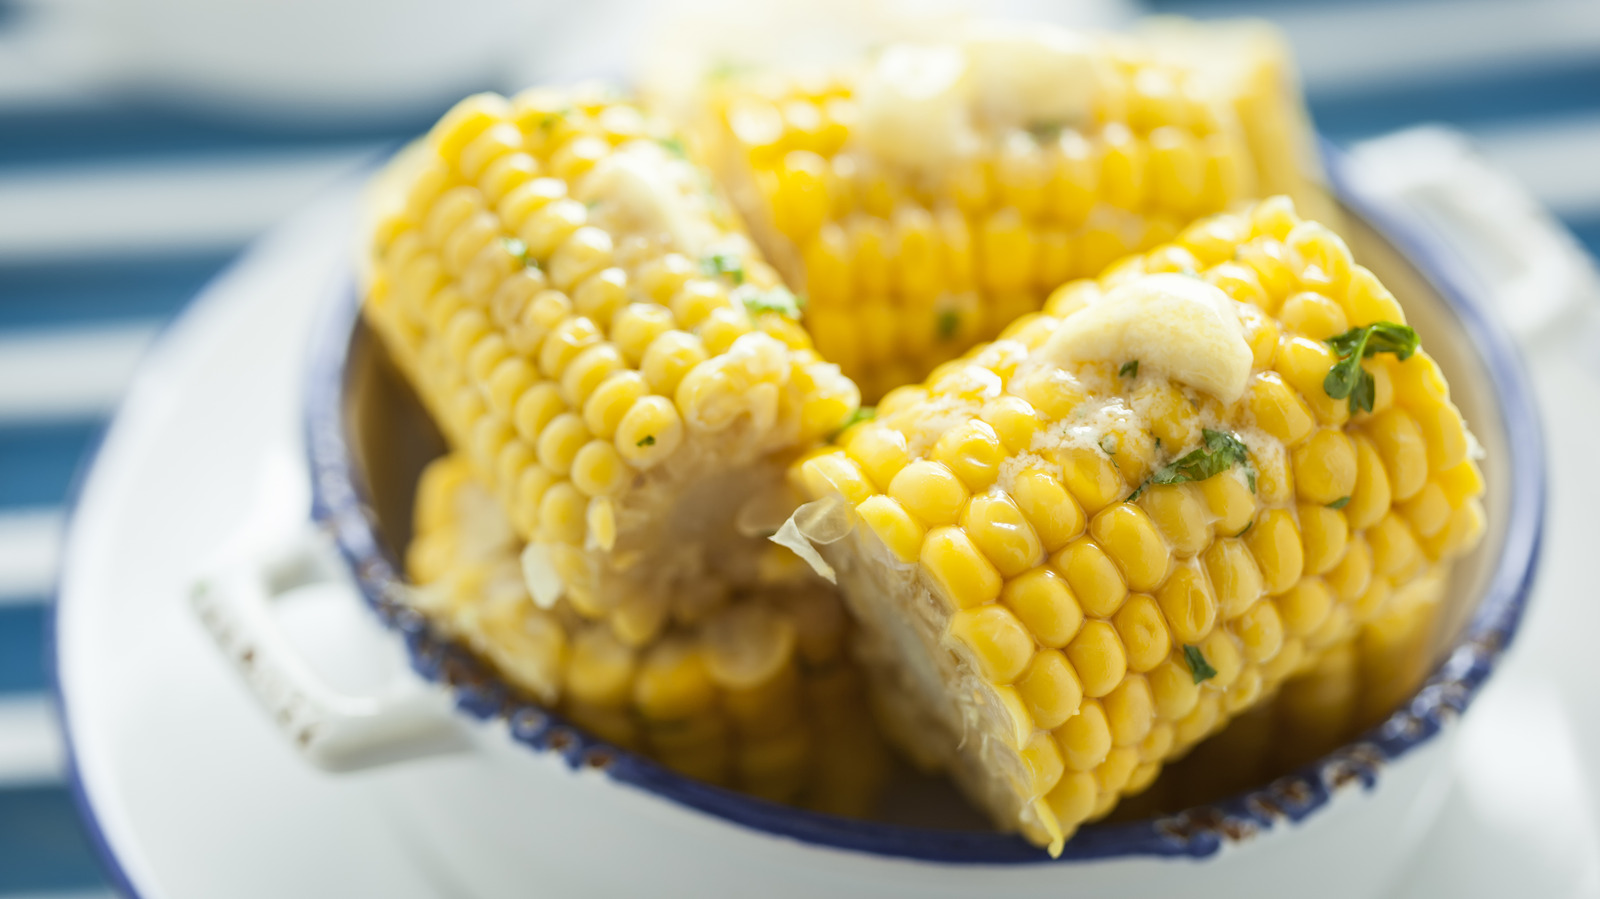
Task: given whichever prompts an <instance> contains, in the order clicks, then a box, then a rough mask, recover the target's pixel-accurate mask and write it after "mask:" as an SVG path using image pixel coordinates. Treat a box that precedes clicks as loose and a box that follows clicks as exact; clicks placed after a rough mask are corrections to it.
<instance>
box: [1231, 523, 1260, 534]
mask: <svg viewBox="0 0 1600 899" xmlns="http://www.w3.org/2000/svg"><path fill="white" fill-rule="evenodd" d="M1255 526H1256V520H1255V519H1254V518H1252V519H1250V520H1249V521H1247V522H1245V523H1244V528H1243V529H1242V530H1240V531H1239V533H1237V534H1234V535H1233V536H1234V537H1243V536H1244V535H1245V534H1248V533H1250V529H1251V528H1253V527H1255Z"/></svg>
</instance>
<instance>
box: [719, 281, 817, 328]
mask: <svg viewBox="0 0 1600 899" xmlns="http://www.w3.org/2000/svg"><path fill="white" fill-rule="evenodd" d="M736 293H739V294H741V300H742V301H743V302H744V308H745V309H747V310H749V312H750V314H751V315H762V314H764V313H768V312H776V313H777V314H779V315H781V316H783V317H785V318H792V319H795V320H796V321H798V320H799V319H800V310H802V309H804V308H806V298H805V297H803V296H800V295H798V294H795V293H791V292H790V291H789V289H788V288H786V287H774V288H772V289H771V290H757V289H755V288H754V287H745V288H741V289H740V290H738V291H736Z"/></svg>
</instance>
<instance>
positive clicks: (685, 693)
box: [407, 453, 888, 815]
mask: <svg viewBox="0 0 1600 899" xmlns="http://www.w3.org/2000/svg"><path fill="white" fill-rule="evenodd" d="M520 554H521V540H520V539H519V538H518V537H517V536H516V534H515V532H514V531H513V529H512V527H511V523H510V522H509V521H508V520H507V518H506V515H505V513H504V512H503V511H502V510H501V508H500V506H499V504H498V503H497V502H496V501H495V499H494V497H493V496H492V494H491V493H490V492H489V490H488V489H487V488H486V487H484V486H482V485H481V484H480V483H479V482H478V481H477V480H475V478H474V475H473V471H472V466H471V464H470V463H469V462H468V461H467V459H466V458H465V457H464V456H463V455H461V454H459V453H458V454H453V455H449V456H444V457H441V458H440V459H438V460H436V461H435V462H433V463H432V464H431V465H430V466H429V468H428V469H427V470H426V471H425V474H424V476H423V479H422V482H421V484H420V486H419V488H418V492H417V505H416V527H415V537H414V539H413V540H412V543H411V545H410V546H409V548H408V550H407V567H408V569H409V574H410V577H411V580H412V582H413V583H414V584H416V585H417V587H418V589H417V590H415V591H414V596H415V599H414V602H415V604H416V606H417V607H418V608H419V609H421V610H422V611H423V612H424V613H426V614H427V615H428V616H429V618H430V620H432V621H434V622H436V623H437V624H438V625H439V626H440V627H441V629H443V630H444V631H445V632H446V633H449V634H451V635H452V636H454V637H456V638H457V639H460V640H461V641H463V642H464V643H465V644H467V645H468V646H469V647H470V648H471V649H472V650H473V651H474V652H475V653H476V654H477V655H479V656H480V657H481V658H483V659H485V660H487V661H488V662H490V663H491V664H492V665H493V666H494V667H495V668H496V669H498V670H499V671H500V672H501V674H502V675H503V676H504V677H505V678H506V679H507V680H508V681H509V682H510V683H511V684H513V685H514V686H516V687H518V688H519V689H520V690H522V691H523V692H524V693H526V694H528V695H529V696H530V697H532V698H534V699H535V700H537V701H538V702H540V703H541V704H543V705H545V706H546V707H548V708H551V709H556V710H559V711H561V712H563V713H565V714H566V715H567V716H568V717H570V718H571V719H572V720H573V721H574V722H575V723H576V724H578V725H579V726H580V727H583V728H585V729H587V730H589V731H590V732H592V733H594V734H596V735H597V736H600V737H602V738H603V739H606V740H609V741H611V742H613V743H616V744H618V745H621V746H625V747H629V748H634V749H638V750H640V751H643V752H646V753H648V754H649V755H651V756H652V757H654V758H656V759H658V760H660V761H661V762H663V763H664V764H666V765H667V766H669V767H671V768H674V769H676V770H678V771H680V772H683V773H685V774H688V775H690V776H693V777H697V778H700V779H703V780H706V781H709V782H712V783H717V784H722V785H725V786H730V787H736V788H738V789H741V790H745V791H748V792H751V793H754V794H756V795H759V796H763V797H765V798H769V799H773V800H775V801H781V802H791V803H797V804H803V805H807V806H810V807H814V808H819V809H823V810H827V811H833V812H838V813H844V814H853V815H862V814H866V813H867V812H868V811H870V810H871V807H872V804H873V802H874V800H875V797H876V792H877V788H878V786H879V785H880V784H881V782H882V780H883V778H884V777H885V775H886V773H887V764H888V758H887V749H886V747H885V746H884V745H883V743H882V742H881V740H880V738H879V736H878V733H877V730H876V728H875V727H874V725H873V723H872V719H871V714H870V712H869V709H868V707H867V705H866V702H865V701H864V699H863V696H862V690H863V684H862V679H861V673H860V671H859V670H858V669H857V667H856V666H855V664H854V663H852V662H851V661H850V659H849V657H848V656H847V654H846V652H845V644H846V640H847V638H848V636H849V631H850V627H851V625H850V622H849V620H848V619H847V617H846V616H845V613H844V609H843V607H842V605H841V604H840V602H839V599H838V597H837V595H836V594H835V593H834V592H833V591H832V590H831V589H830V588H828V587H827V586H826V585H825V584H821V583H820V582H815V581H813V582H812V583H810V584H806V585H800V586H790V587H787V588H785V589H778V590H769V591H762V592H755V593H734V592H732V591H727V590H724V591H722V592H721V593H720V594H718V595H715V596H704V597H700V598H697V599H696V600H695V602H694V605H695V606H696V608H697V614H696V615H695V616H694V617H693V618H688V619H685V620H681V621H676V622H673V623H672V625H671V626H669V627H668V628H666V629H664V631H663V632H662V633H661V634H660V635H659V636H657V637H656V638H654V639H653V640H651V641H650V642H649V643H647V644H645V645H643V646H638V647H633V646H629V645H627V644H626V643H624V642H622V641H621V640H619V639H617V637H616V636H615V635H614V634H613V633H612V632H611V629H610V628H609V627H608V626H607V625H606V624H605V623H603V622H595V621H591V620H588V619H586V618H585V617H584V616H583V615H582V614H580V613H578V612H577V611H576V610H575V609H573V608H572V606H571V605H570V604H569V603H567V602H566V601H564V600H563V601H559V602H558V603H557V604H556V605H555V606H554V607H553V608H549V609H545V608H541V607H540V606H538V605H537V604H535V603H534V602H533V599H532V597H531V596H530V595H529V593H528V590H527V587H526V585H525V583H524V581H523V577H522V566H521V562H520V560H519V556H520Z"/></svg>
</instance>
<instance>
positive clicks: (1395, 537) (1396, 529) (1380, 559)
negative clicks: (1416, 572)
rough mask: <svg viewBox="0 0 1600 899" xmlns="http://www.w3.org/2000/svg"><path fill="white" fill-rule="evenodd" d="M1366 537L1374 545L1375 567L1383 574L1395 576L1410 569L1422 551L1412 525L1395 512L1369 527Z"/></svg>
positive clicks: (1373, 561)
mask: <svg viewBox="0 0 1600 899" xmlns="http://www.w3.org/2000/svg"><path fill="white" fill-rule="evenodd" d="M1366 537H1367V544H1368V545H1370V546H1371V547H1372V565H1373V569H1374V570H1375V571H1377V573H1379V574H1382V575H1387V576H1393V575H1397V574H1400V573H1402V572H1405V571H1407V570H1409V569H1410V568H1411V567H1412V566H1413V565H1415V564H1416V563H1417V560H1418V558H1419V555H1420V553H1421V547H1419V546H1418V545H1417V537H1416V535H1415V534H1413V533H1412V531H1411V527H1410V525H1407V524H1406V523H1405V520H1404V519H1403V518H1401V517H1400V516H1399V515H1396V514H1395V513H1393V512H1390V513H1389V514H1388V515H1385V516H1384V517H1383V519H1382V520H1380V521H1379V522H1378V523H1377V524H1375V525H1373V526H1372V527H1370V528H1368V529H1367V533H1366Z"/></svg>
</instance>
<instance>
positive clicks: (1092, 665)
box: [1066, 619, 1128, 697]
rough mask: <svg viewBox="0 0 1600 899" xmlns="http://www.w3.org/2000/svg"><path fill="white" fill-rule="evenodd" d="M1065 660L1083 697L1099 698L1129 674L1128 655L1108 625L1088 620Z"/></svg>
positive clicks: (1112, 628)
mask: <svg viewBox="0 0 1600 899" xmlns="http://www.w3.org/2000/svg"><path fill="white" fill-rule="evenodd" d="M1066 654H1067V659H1068V660H1069V661H1071V662H1072V667H1073V670H1075V671H1076V672H1078V680H1079V681H1080V682H1082V684H1083V693H1084V695H1085V696H1092V697H1100V696H1104V695H1106V694H1107V693H1109V692H1111V691H1112V689H1114V688H1115V687H1116V686H1117V684H1119V683H1121V682H1122V679H1123V677H1125V676H1127V673H1128V658H1127V653H1126V652H1125V651H1124V650H1123V648H1122V641H1121V640H1120V639H1118V638H1117V631H1116V628H1114V627H1112V626H1111V624H1110V623H1108V622H1105V621H1100V620H1098V619H1091V620H1089V621H1085V622H1084V623H1083V627H1082V628H1080V629H1079V630H1078V635H1077V636H1076V637H1074V638H1073V640H1072V642H1071V643H1069V644H1067V648H1066Z"/></svg>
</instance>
